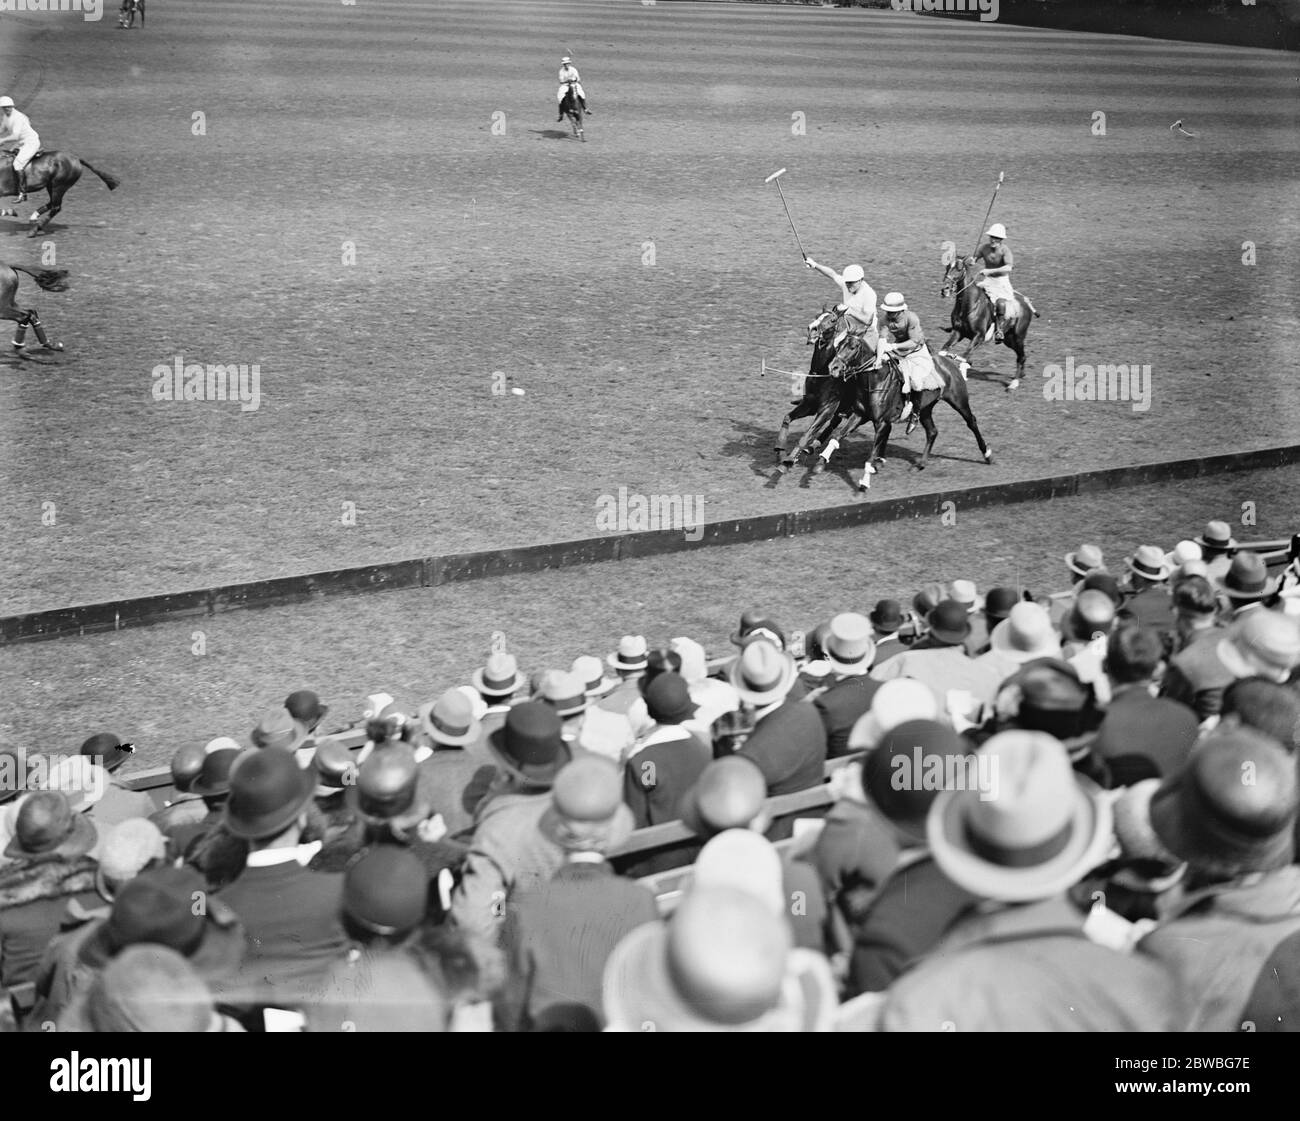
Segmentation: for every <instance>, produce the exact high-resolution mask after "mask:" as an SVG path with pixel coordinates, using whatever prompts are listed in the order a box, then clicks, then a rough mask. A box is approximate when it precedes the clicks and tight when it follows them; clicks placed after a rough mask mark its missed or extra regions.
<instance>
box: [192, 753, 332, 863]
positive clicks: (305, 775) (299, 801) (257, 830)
mask: <svg viewBox="0 0 1300 1121" xmlns="http://www.w3.org/2000/svg"><path fill="white" fill-rule="evenodd" d="M214 754H215V753H214ZM315 793H316V780H315V779H314V778H313V776H312V772H311V771H310V770H307V771H305V770H303V769H302V768H301V767H300V766H298V760H297V759H295V758H294V756H293V754H292V752H289V751H275V750H271V751H258V752H256V753H254V752H248V753H245V754H243V755H241V756H240V757H239V759H238V761H237V762H236V763H235V765H234V766H233V767H232V768H231V770H230V797H229V799H228V800H227V801H226V810H225V824H226V828H227V829H228V830H229V831H230V832H231V833H233V834H234V835H235V836H236V837H242V838H243V839H244V840H246V841H260V840H265V839H266V838H269V837H274V836H276V835H278V834H280V833H283V832H284V831H285V830H286V829H288V828H289V826H290V825H292V824H293V823H294V821H295V820H296V819H297V817H298V815H299V814H300V813H302V812H303V810H304V809H305V808H306V806H307V803H308V802H310V801H311V800H312V797H313V796H314V795H315Z"/></svg>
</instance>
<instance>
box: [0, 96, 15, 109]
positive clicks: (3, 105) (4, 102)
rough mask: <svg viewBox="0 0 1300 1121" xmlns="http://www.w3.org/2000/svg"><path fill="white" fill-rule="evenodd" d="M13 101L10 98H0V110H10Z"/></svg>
mask: <svg viewBox="0 0 1300 1121" xmlns="http://www.w3.org/2000/svg"><path fill="white" fill-rule="evenodd" d="M13 107H14V99H13V98H12V97H0V109H12V108H13Z"/></svg>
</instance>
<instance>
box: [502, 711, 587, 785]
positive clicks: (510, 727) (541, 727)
mask: <svg viewBox="0 0 1300 1121" xmlns="http://www.w3.org/2000/svg"><path fill="white" fill-rule="evenodd" d="M562 729H563V722H562V721H561V720H560V717H559V715H558V714H557V713H556V711H555V709H553V708H552V707H551V706H550V705H548V704H546V703H545V702H544V701H525V702H524V703H523V704H520V705H515V707H514V708H512V709H511V710H510V711H509V712H508V713H507V714H506V721H505V724H504V725H502V726H501V727H500V728H498V729H497V730H496V731H495V732H493V733H492V734H491V735H490V736H489V737H488V741H487V743H488V749H489V750H490V751H491V752H492V755H493V757H494V758H495V759H496V761H497V763H499V764H500V765H501V767H502V768H504V769H505V770H506V771H508V772H509V773H510V774H512V775H514V776H515V777H516V778H518V779H522V780H523V781H524V782H525V783H526V784H527V785H529V786H536V787H541V788H542V789H548V788H549V787H550V785H551V784H552V783H553V782H554V781H555V776H556V774H558V773H559V770H560V768H561V767H563V766H564V765H565V764H566V763H567V762H568V761H569V759H570V758H571V757H572V752H571V751H570V749H569V745H568V744H567V743H565V741H564V736H563V735H562Z"/></svg>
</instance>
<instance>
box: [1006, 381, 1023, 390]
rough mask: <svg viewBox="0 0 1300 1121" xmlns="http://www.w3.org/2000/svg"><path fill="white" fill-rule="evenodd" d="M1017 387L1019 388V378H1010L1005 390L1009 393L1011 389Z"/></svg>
mask: <svg viewBox="0 0 1300 1121" xmlns="http://www.w3.org/2000/svg"><path fill="white" fill-rule="evenodd" d="M1019 388H1020V379H1019V378H1012V379H1011V380H1010V381H1009V382H1007V392H1008V393H1010V392H1011V391H1012V390H1013V389H1019Z"/></svg>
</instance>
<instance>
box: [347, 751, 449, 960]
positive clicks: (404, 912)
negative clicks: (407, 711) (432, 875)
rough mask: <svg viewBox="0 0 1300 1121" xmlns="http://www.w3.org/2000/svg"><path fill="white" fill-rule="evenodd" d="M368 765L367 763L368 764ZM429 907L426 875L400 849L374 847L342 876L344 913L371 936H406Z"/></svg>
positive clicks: (407, 851) (413, 858) (411, 855)
mask: <svg viewBox="0 0 1300 1121" xmlns="http://www.w3.org/2000/svg"><path fill="white" fill-rule="evenodd" d="M367 762H369V760H367ZM428 905H429V873H428V872H427V871H426V870H425V867H424V864H423V863H422V862H421V860H420V858H419V857H418V856H416V855H415V854H414V853H413V852H411V850H410V849H408V848H403V847H402V846H400V845H375V846H373V847H372V848H369V849H367V850H366V851H365V853H364V854H363V855H362V856H360V857H359V858H357V859H356V860H355V861H354V862H353V863H351V864H350V865H348V868H347V871H346V872H344V874H343V913H344V915H346V916H347V918H348V920H349V921H350V922H352V923H353V924H354V925H355V926H357V927H360V928H361V929H362V930H364V931H368V932H369V933H371V934H383V935H393V934H397V935H400V934H406V933H407V932H409V931H412V930H414V929H415V928H416V927H417V926H419V925H420V922H421V920H423V918H424V915H425V912H426V910H427V909H428Z"/></svg>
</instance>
